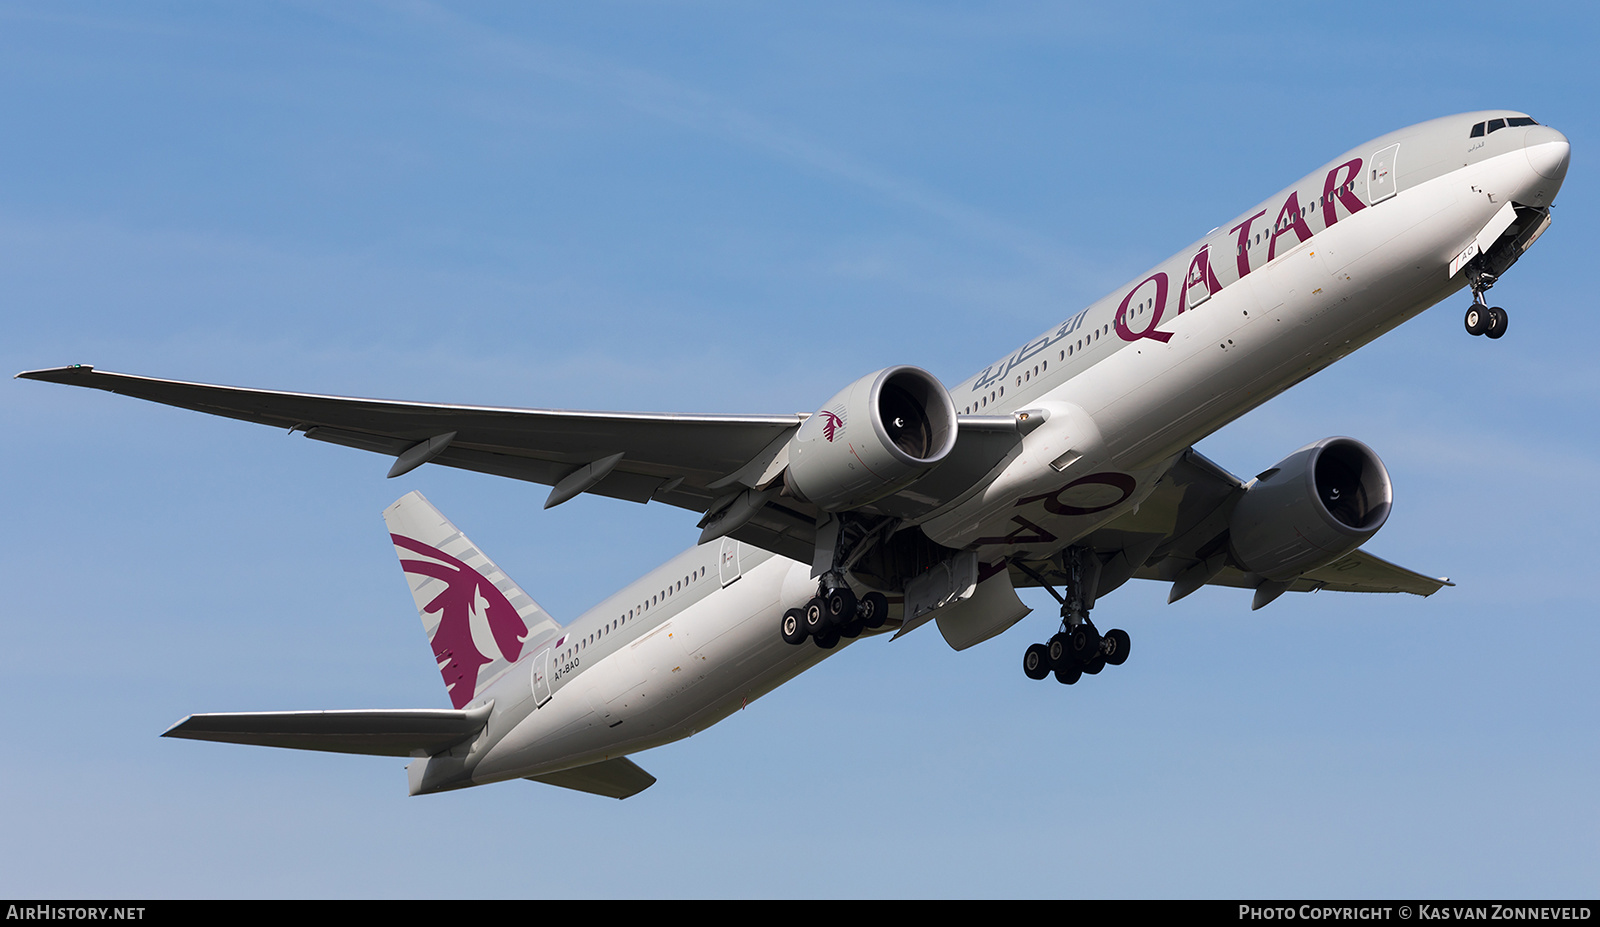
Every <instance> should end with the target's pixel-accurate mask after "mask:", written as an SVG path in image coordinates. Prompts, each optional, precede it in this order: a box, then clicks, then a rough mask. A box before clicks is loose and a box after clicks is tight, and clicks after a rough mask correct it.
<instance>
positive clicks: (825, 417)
mask: <svg viewBox="0 0 1600 927" xmlns="http://www.w3.org/2000/svg"><path fill="white" fill-rule="evenodd" d="M843 424H844V419H843V418H841V417H839V416H838V415H835V414H834V413H832V412H823V413H822V436H823V437H824V438H827V439H828V443H829V444H832V443H833V433H834V431H835V430H837V429H838V428H839V427H840V426H842V425H843Z"/></svg>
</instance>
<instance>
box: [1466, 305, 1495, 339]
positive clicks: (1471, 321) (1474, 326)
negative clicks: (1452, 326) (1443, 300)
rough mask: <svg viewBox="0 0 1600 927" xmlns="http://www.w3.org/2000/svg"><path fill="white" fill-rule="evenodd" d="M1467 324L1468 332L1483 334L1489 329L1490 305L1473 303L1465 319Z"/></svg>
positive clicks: (1470, 333)
mask: <svg viewBox="0 0 1600 927" xmlns="http://www.w3.org/2000/svg"><path fill="white" fill-rule="evenodd" d="M1463 321H1464V322H1465V323H1466V326H1467V334H1469V335H1481V334H1483V333H1484V332H1486V331H1488V330H1489V311H1488V307H1486V306H1481V305H1479V304H1477V303H1473V304H1472V307H1471V308H1470V309H1468V310H1467V317H1466V318H1465V319H1464V320H1463Z"/></svg>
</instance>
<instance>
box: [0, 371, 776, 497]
mask: <svg viewBox="0 0 1600 927" xmlns="http://www.w3.org/2000/svg"><path fill="white" fill-rule="evenodd" d="M17 376H18V377H20V378H22V379H24V380H43V381H45V382H47V383H63V384H66V385H68V386H82V387H87V388H89V389H99V390H105V391H106V392H109V393H118V394H120V395H123V396H132V397H134V398H136V399H145V400H149V401H150V402H159V403H162V404H164V405H169V406H177V407H178V408H180V409H192V410H194V411H196V412H205V413H208V414H210V415H221V416H225V417H227V418H236V419H239V420H241V421H246V422H255V423H257V424H259V425H271V426H273V427H276V428H283V429H286V430H288V431H291V432H293V431H303V432H305V434H306V437H308V438H315V439H316V440H318V441H327V442H328V443H330V444H341V445H344V446H345V447H354V448H360V449H361V450H366V451H374V452H376V453H379V454H387V455H389V456H392V457H395V458H396V459H397V460H398V459H399V458H400V457H402V456H403V455H405V454H406V453H407V452H410V451H414V450H415V451H418V452H419V453H418V455H417V456H420V457H423V460H424V461H425V462H428V463H437V464H443V465H444V466H447V467H459V468H460V469H463V470H476V471H478V472H480V473H492V474H494V475H496V476H507V477H511V478H512V479H518V480H528V481H530V482H534V483H544V484H546V485H552V486H553V485H555V484H557V483H560V482H561V481H562V480H563V479H565V478H567V477H568V476H572V475H573V474H574V473H576V472H577V471H580V470H582V469H583V468H584V467H586V466H589V465H592V464H596V463H599V462H603V461H605V460H607V459H609V458H611V457H613V456H615V455H617V454H621V455H622V457H621V458H620V460H618V461H617V462H616V463H615V464H614V465H613V466H612V467H611V468H610V469H609V470H608V471H607V472H606V473H605V474H603V475H602V476H601V478H600V479H599V480H597V481H596V482H594V483H593V484H591V485H589V486H587V487H585V489H584V490H583V491H585V492H593V493H599V494H600V495H602V496H613V497H615V498H618V499H627V500H629V501H631V502H647V501H649V500H651V499H655V500H657V501H660V502H665V503H667V504H668V505H676V506H679V507H681V508H686V509H692V510H694V511H698V512H703V511H705V510H706V507H707V506H708V505H710V504H711V502H712V501H713V500H714V499H715V498H716V497H717V496H718V494H719V490H720V489H722V488H723V486H725V485H726V484H722V483H721V482H720V481H722V479H723V478H724V477H726V476H729V475H730V474H734V473H736V472H737V471H739V470H740V468H742V467H744V466H745V465H746V464H747V463H749V462H750V461H751V460H752V459H753V458H755V457H756V456H757V455H758V454H760V453H761V452H762V451H764V450H766V449H767V448H768V447H769V446H770V445H772V444H773V443H774V442H776V441H778V439H779V438H784V437H787V435H788V434H789V432H790V431H792V430H793V429H794V428H796V427H797V426H799V424H800V423H801V422H802V421H804V420H805V418H806V417H805V416H804V415H671V414H660V413H648V412H636V413H623V412H568V411H556V410H549V409H505V408H494V407H488V406H460V405H430V404H427V403H420V402H396V401H393V400H384V399H359V398H354V397H346V396H318V395H314V394H309V393H289V392H279V391H275V390H264V389H247V388H244V387H237V386H215V385H211V384H206V383H186V382H183V381H180V380H160V379H156V378H154V377H140V376H133V375H131V374H125V373H109V372H106V371H99V370H95V369H94V368H93V367H90V366H87V365H75V366H71V367H57V368H53V369H50V370H30V371H27V372H26V373H19V374H17ZM447 435H448V436H450V437H449V439H448V440H447V441H442V442H439V444H438V447H437V449H436V450H434V451H433V453H431V454H428V450H429V442H431V441H438V439H441V438H444V437H445V436H447ZM423 455H426V456H423ZM396 475H398V474H396Z"/></svg>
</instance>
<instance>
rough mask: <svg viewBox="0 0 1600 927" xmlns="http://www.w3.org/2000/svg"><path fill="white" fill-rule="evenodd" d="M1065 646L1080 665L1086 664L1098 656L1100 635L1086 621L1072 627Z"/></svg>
mask: <svg viewBox="0 0 1600 927" xmlns="http://www.w3.org/2000/svg"><path fill="white" fill-rule="evenodd" d="M1067 646H1068V649H1070V650H1071V651H1072V658H1073V659H1074V660H1076V661H1077V662H1078V665H1080V666H1087V665H1088V664H1089V663H1090V662H1091V661H1093V660H1096V659H1098V658H1099V657H1100V635H1099V634H1097V633H1096V632H1095V630H1094V628H1091V627H1089V625H1088V624H1087V623H1085V624H1080V625H1078V626H1077V627H1076V628H1073V629H1072V640H1071V641H1070V642H1069V643H1068V645H1067ZM1085 672H1087V670H1085Z"/></svg>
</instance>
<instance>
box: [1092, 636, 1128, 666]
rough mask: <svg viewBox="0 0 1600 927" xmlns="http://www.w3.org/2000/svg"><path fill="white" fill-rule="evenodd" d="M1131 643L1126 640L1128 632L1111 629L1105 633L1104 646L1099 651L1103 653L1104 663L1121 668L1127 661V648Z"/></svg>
mask: <svg viewBox="0 0 1600 927" xmlns="http://www.w3.org/2000/svg"><path fill="white" fill-rule="evenodd" d="M1131 646H1133V642H1132V641H1130V640H1129V639H1128V632H1127V631H1124V630H1122V629H1121V628H1112V629H1111V630H1109V631H1107V632H1106V642H1105V645H1104V646H1102V647H1101V648H1100V649H1101V650H1103V651H1105V655H1106V663H1107V664H1109V665H1111V666H1121V665H1122V664H1124V663H1126V662H1127V661H1128V648H1129V647H1131Z"/></svg>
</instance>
